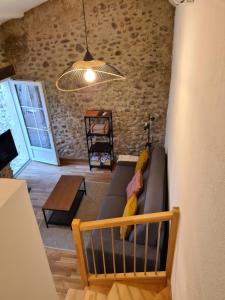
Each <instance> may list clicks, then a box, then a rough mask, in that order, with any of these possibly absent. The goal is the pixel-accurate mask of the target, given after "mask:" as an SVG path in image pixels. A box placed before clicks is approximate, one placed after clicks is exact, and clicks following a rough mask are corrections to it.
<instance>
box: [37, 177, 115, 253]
mask: <svg viewBox="0 0 225 300" xmlns="http://www.w3.org/2000/svg"><path fill="white" fill-rule="evenodd" d="M108 187H109V184H108V183H99V182H93V181H92V182H91V181H86V188H87V195H84V196H83V199H82V201H81V204H80V206H79V209H78V211H77V213H76V216H75V218H78V219H81V221H92V220H96V217H97V215H98V213H99V210H100V208H101V205H102V202H103V200H104V197H105V195H106V193H107V190H108ZM38 223H39V228H40V232H41V236H42V240H43V243H44V245H45V247H49V248H56V249H62V250H74V242H73V239H72V231H71V229H70V228H69V227H63V226H54V225H50V226H49V228H47V227H46V225H45V222H44V219H43V218H42V219H41V220H39V222H38Z"/></svg>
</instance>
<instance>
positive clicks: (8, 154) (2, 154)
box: [0, 129, 18, 170]
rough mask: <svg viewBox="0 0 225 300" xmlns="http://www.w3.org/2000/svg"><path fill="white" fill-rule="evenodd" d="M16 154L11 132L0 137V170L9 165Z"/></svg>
mask: <svg viewBox="0 0 225 300" xmlns="http://www.w3.org/2000/svg"><path fill="white" fill-rule="evenodd" d="M17 155H18V152H17V150H16V145H15V143H14V140H13V137H12V133H11V130H10V129H9V130H7V131H6V132H4V133H3V134H1V135H0V170H1V169H3V168H4V167H5V166H6V165H7V164H8V163H10V162H11V161H12V160H13V159H14V158H15V157H16V156H17Z"/></svg>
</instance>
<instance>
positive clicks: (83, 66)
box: [56, 0, 125, 92]
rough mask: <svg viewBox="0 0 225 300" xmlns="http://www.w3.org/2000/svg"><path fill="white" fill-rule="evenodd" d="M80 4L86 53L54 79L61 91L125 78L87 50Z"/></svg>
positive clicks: (84, 16) (69, 90)
mask: <svg viewBox="0 0 225 300" xmlns="http://www.w3.org/2000/svg"><path fill="white" fill-rule="evenodd" d="M82 5H83V18H84V29H85V40H86V54H85V56H84V59H83V60H80V61H77V62H75V63H73V65H72V66H71V67H69V68H68V69H66V70H65V71H64V72H63V73H62V75H61V76H60V77H59V79H58V80H57V81H56V87H57V88H58V89H59V90H60V91H63V92H75V91H79V90H83V89H86V88H88V87H91V86H95V85H98V84H102V83H105V82H109V81H113V80H122V79H125V77H124V76H123V75H122V74H121V73H120V72H119V71H118V70H117V69H116V68H114V67H113V66H111V65H109V64H107V63H105V62H104V61H102V60H95V59H94V58H93V56H92V55H91V53H90V52H89V48H88V38H87V24H86V15H85V7H84V0H82Z"/></svg>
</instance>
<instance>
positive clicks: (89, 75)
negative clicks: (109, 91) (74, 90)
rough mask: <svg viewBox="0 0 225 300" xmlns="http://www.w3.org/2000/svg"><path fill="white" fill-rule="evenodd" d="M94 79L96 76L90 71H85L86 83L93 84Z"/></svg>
mask: <svg viewBox="0 0 225 300" xmlns="http://www.w3.org/2000/svg"><path fill="white" fill-rule="evenodd" d="M95 78H96V74H95V72H94V71H93V70H92V69H87V71H85V73H84V79H85V80H86V81H87V82H93V81H95Z"/></svg>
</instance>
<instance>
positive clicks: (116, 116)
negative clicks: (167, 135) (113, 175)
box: [0, 0, 174, 158]
mask: <svg viewBox="0 0 225 300" xmlns="http://www.w3.org/2000/svg"><path fill="white" fill-rule="evenodd" d="M85 4H86V16H87V26H88V39H89V48H90V51H91V53H92V54H93V55H94V57H95V58H96V59H104V60H105V61H106V62H108V63H110V64H112V65H113V66H115V67H116V68H118V69H119V70H120V71H121V73H122V74H124V75H125V76H126V80H125V81H118V82H112V83H108V84H104V85H101V86H98V87H95V88H90V89H88V90H86V91H83V92H79V93H78V92H77V93H75V92H73V93H63V92H59V91H57V89H56V87H55V81H56V79H57V77H58V75H60V74H61V73H62V71H63V70H64V69H66V68H67V67H68V66H69V65H70V64H71V63H73V62H74V61H76V60H80V59H82V58H83V55H84V53H85V36H84V26H83V18H82V7H81V1H80V0H50V1H47V2H45V3H44V4H42V5H40V6H38V7H36V8H34V9H32V10H30V11H28V12H26V13H25V15H24V17H23V18H21V19H15V20H10V21H8V22H7V23H4V24H3V25H2V26H1V27H0V45H1V49H0V60H1V59H2V60H4V61H3V63H5V62H6V61H8V62H9V63H13V64H14V65H15V68H16V73H17V76H16V77H17V78H18V79H26V80H39V81H42V82H43V85H44V87H45V90H46V102H47V105H48V109H49V114H50V120H51V123H52V127H53V132H54V135H55V139H56V144H57V150H58V152H59V156H60V157H63V158H87V148H86V141H85V128H84V120H83V114H84V112H85V111H86V110H87V109H112V111H113V122H114V141H115V152H116V153H117V154H118V153H120V154H137V153H138V152H139V151H140V149H142V148H143V147H144V144H145V143H146V139H147V136H146V133H145V132H144V129H143V126H144V122H145V121H147V119H148V114H149V113H151V114H152V115H155V116H156V120H155V125H154V128H153V134H154V138H155V139H156V140H158V141H159V142H160V143H163V141H164V132H165V116H166V110H167V101H168V93H169V85H170V72H171V54H172V38H173V22H174V9H173V7H172V6H171V5H170V4H169V3H168V1H167V0H107V1H100V0H86V1H85ZM0 65H1V61H0Z"/></svg>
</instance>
